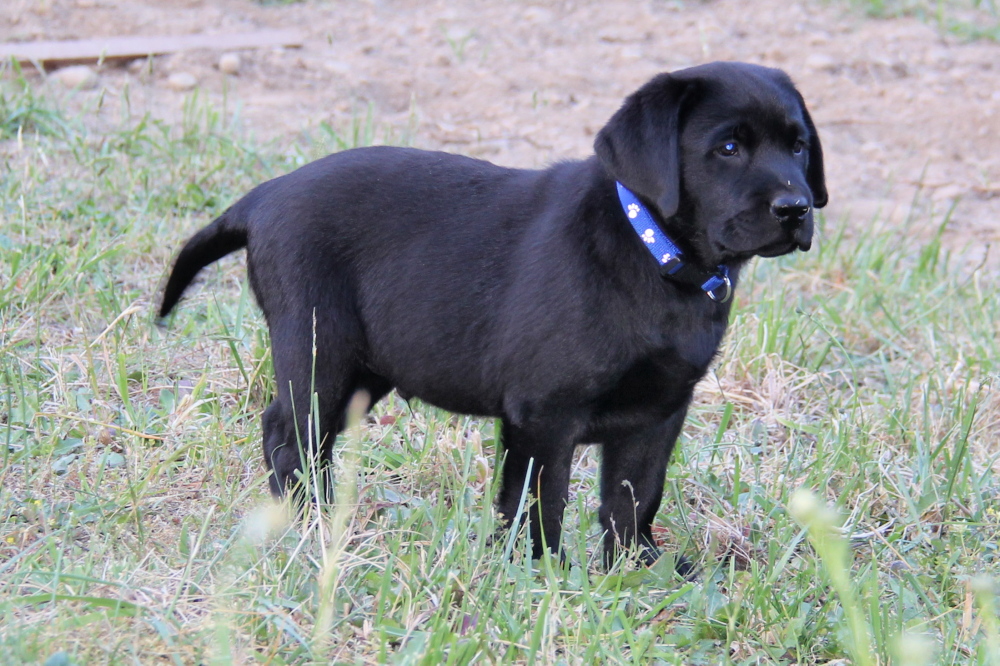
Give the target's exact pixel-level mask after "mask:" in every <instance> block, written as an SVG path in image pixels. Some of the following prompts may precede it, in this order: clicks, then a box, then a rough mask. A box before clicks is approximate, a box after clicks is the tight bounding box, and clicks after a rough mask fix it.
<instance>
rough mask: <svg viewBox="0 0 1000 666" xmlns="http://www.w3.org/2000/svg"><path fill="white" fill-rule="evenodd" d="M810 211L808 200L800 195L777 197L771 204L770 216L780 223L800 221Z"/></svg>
mask: <svg viewBox="0 0 1000 666" xmlns="http://www.w3.org/2000/svg"><path fill="white" fill-rule="evenodd" d="M810 210H812V206H810V205H809V200H808V199H806V198H805V197H804V196H801V195H800V196H783V197H778V198H777V199H775V200H774V201H772V202H771V214H772V215H774V216H775V217H776V218H778V219H779V220H781V221H782V222H784V221H791V222H798V221H801V220H802V219H803V218H804V217H805V216H806V215H808V214H809V211H810Z"/></svg>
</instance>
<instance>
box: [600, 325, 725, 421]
mask: <svg viewBox="0 0 1000 666" xmlns="http://www.w3.org/2000/svg"><path fill="white" fill-rule="evenodd" d="M671 328H673V327H668V328H667V330H665V331H663V335H662V336H660V338H659V339H658V340H655V342H656V343H658V344H656V345H654V346H653V347H652V348H651V349H650V350H648V351H647V352H646V353H644V354H639V355H636V356H635V357H634V358H632V359H629V361H628V362H627V363H625V364H623V366H622V367H621V369H620V371H619V373H618V375H617V377H616V378H615V381H613V382H611V383H610V384H609V388H608V390H607V391H606V392H605V393H604V394H603V395H602V396H601V399H600V400H598V402H597V409H596V411H595V416H596V417H597V419H598V420H601V421H604V420H610V421H616V420H618V419H625V420H633V421H647V420H649V421H656V420H659V419H662V418H665V417H667V416H669V415H670V414H672V413H673V412H675V411H676V410H677V409H680V408H682V407H683V406H685V405H686V404H687V403H688V401H689V400H690V399H691V394H692V393H693V391H694V386H695V384H697V383H698V381H699V380H700V379H701V378H702V377H703V376H704V375H705V372H706V371H707V370H708V367H709V365H710V364H711V362H712V359H713V358H714V357H715V354H716V352H717V351H718V348H719V345H720V343H721V341H722V336H723V333H724V332H725V325H724V323H722V322H719V323H718V324H711V325H707V326H705V327H698V328H693V327H692V328H684V329H682V330H678V329H677V328H673V330H669V329H671Z"/></svg>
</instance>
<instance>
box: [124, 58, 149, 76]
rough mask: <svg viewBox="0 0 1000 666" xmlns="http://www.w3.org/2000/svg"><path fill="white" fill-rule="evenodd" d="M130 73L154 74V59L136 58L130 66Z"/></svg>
mask: <svg viewBox="0 0 1000 666" xmlns="http://www.w3.org/2000/svg"><path fill="white" fill-rule="evenodd" d="M128 71H129V72H131V73H132V74H152V73H153V59H152V58H136V59H135V60H133V61H132V62H130V63H129V64H128Z"/></svg>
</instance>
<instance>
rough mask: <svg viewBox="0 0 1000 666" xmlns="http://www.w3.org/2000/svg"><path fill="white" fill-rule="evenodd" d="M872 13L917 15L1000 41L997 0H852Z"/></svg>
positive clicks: (961, 33) (964, 35)
mask: <svg viewBox="0 0 1000 666" xmlns="http://www.w3.org/2000/svg"><path fill="white" fill-rule="evenodd" d="M850 3H851V4H852V5H853V6H855V7H857V8H859V9H861V10H862V11H864V12H865V13H866V14H868V15H869V16H874V17H878V18H891V17H898V16H915V17H917V18H919V19H920V20H922V21H926V22H928V23H931V24H933V25H935V26H937V28H938V29H939V30H941V31H942V32H946V33H950V34H952V35H955V36H956V37H959V38H961V39H968V40H974V39H989V40H992V41H994V42H997V41H1000V11H998V5H997V2H996V0H850Z"/></svg>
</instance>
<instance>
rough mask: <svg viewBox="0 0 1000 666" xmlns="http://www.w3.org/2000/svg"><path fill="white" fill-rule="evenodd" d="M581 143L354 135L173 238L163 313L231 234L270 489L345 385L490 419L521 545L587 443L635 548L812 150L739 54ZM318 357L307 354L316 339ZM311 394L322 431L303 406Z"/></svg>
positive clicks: (558, 502) (806, 210) (551, 506)
mask: <svg viewBox="0 0 1000 666" xmlns="http://www.w3.org/2000/svg"><path fill="white" fill-rule="evenodd" d="M594 149H595V152H596V155H595V156H592V157H590V158H589V159H586V160H583V161H580V162H565V163H560V164H556V165H555V166H552V167H550V168H548V169H544V170H540V171H529V170H520V169H507V168H503V167H499V166H495V165H493V164H490V163H488V162H484V161H479V160H475V159H470V158H468V157H461V156H458V155H451V154H446V153H439V152H426V151H421V150H413V149H406V148H390V147H373V148H359V149H354V150H347V151H344V152H341V153H337V154H334V155H330V156H328V157H325V158H323V159H320V160H318V161H316V162H313V163H311V164H308V165H306V166H304V167H302V168H300V169H298V170H297V171H294V172H293V173H290V174H287V175H285V176H281V177H280V178H275V179H274V180H271V181H268V182H266V183H264V184H262V185H260V186H258V187H256V188H255V189H253V190H252V191H251V192H250V193H249V194H247V195H246V196H245V197H243V198H242V199H240V200H239V201H238V202H236V203H235V204H234V205H233V206H232V207H230V208H229V209H228V210H227V211H226V212H225V213H223V214H222V215H221V216H220V217H219V218H218V219H216V220H215V221H214V222H212V224H210V225H209V226H208V227H206V228H204V229H202V230H201V231H200V232H198V233H197V234H196V235H195V236H194V237H193V238H191V239H190V240H189V241H188V242H187V244H186V245H185V246H184V248H183V250H181V252H180V255H179V256H178V257H177V261H176V263H175V264H174V268H173V272H172V273H171V275H170V278H169V280H168V282H167V286H166V290H165V294H164V297H163V304H162V307H161V309H160V315H161V316H165V315H167V314H168V313H169V312H170V311H171V309H172V308H173V307H174V305H176V303H177V301H178V300H179V299H180V297H181V294H182V292H183V291H184V289H185V288H186V287H187V286H188V284H189V283H190V282H191V281H192V280H193V279H194V277H195V275H196V274H197V273H198V271H199V270H201V269H202V268H203V267H204V266H206V265H208V264H209V263H211V262H213V261H216V260H217V259H219V258H220V257H222V256H224V255H226V254H229V253H230V252H234V251H236V250H238V249H240V248H243V247H245V248H247V254H248V259H247V261H248V266H249V273H250V282H251V285H252V287H253V291H254V293H255V294H256V296H257V300H258V302H259V304H260V307H261V308H262V309H263V311H264V315H265V317H266V318H267V323H268V326H269V327H270V332H271V342H272V345H273V358H274V368H275V373H276V375H277V396H276V398H275V399H274V401H273V402H272V403H271V405H270V406H269V407H268V408H267V410H266V411H265V412H264V417H263V431H264V460H265V461H266V463H267V465H268V467H269V468H270V469H271V471H272V475H271V478H270V484H271V490H272V491H273V492H274V494H275V495H281V494H282V493H283V492H285V491H286V490H289V489H290V488H291V487H292V486H293V485H294V484H296V483H297V479H298V478H299V477H300V472H301V471H302V470H303V468H304V463H305V462H308V461H310V460H312V461H313V462H320V463H322V462H323V461H327V460H328V459H329V458H330V453H331V447H332V445H333V442H334V439H335V437H336V434H337V433H338V432H339V431H340V430H342V428H343V427H344V424H345V410H346V407H347V404H348V402H349V401H350V399H351V396H352V395H353V394H354V393H355V392H356V391H359V390H364V391H367V392H368V393H369V394H370V395H371V399H372V404H374V402H376V401H378V400H379V399H380V398H382V397H383V396H384V395H385V394H387V393H388V392H389V391H391V390H392V389H394V388H395V389H396V390H397V391H398V392H399V394H400V395H401V396H403V397H404V398H409V397H411V396H416V397H419V398H420V399H422V400H424V401H426V402H428V403H430V404H433V405H437V406H439V407H442V408H444V409H447V410H451V411H454V412H461V413H465V414H476V415H481V416H492V417H497V418H500V419H501V421H502V442H503V448H504V451H505V455H506V459H505V462H504V464H503V472H502V475H503V476H502V484H501V486H500V494H499V499H498V511H499V513H500V514H502V517H503V519H504V520H506V521H508V523H509V522H510V521H511V519H512V518H515V517H516V513H517V509H518V506H519V504H520V498H521V491H522V489H523V487H524V484H526V483H527V484H528V487H529V490H530V492H531V493H532V494H533V495H534V496H535V497H536V498H537V500H538V501H537V504H536V507H537V509H536V508H533V509H532V510H531V512H530V515H531V530H530V532H531V537H532V540H533V541H532V545H533V551H534V555H535V556H536V557H539V556H541V554H542V553H543V552H544V548H545V547H546V546H547V547H548V548H550V549H552V550H555V551H558V548H559V546H558V544H559V540H560V532H561V529H562V516H563V510H564V508H565V506H566V501H567V494H568V485H569V476H570V466H571V463H572V460H573V451H574V449H575V448H576V447H577V446H578V445H581V444H598V445H600V446H601V450H602V468H601V509H600V520H601V525H602V527H603V528H604V530H605V536H604V548H605V558H606V561H607V562H611V561H613V560H614V558H615V557H616V555H617V553H618V552H619V548H620V547H623V546H624V547H633V546H635V547H638V548H639V551H640V552H639V554H640V556H641V558H642V560H643V561H645V562H647V563H650V562H653V561H654V560H655V559H656V558H657V556H658V550H657V547H656V544H655V542H654V539H653V535H652V531H651V526H652V523H653V518H654V516H655V515H656V511H657V509H658V507H659V505H660V499H661V496H662V494H663V487H664V475H665V471H666V468H667V462H668V460H669V459H670V454H671V451H672V449H673V447H674V442H675V441H676V440H677V437H678V434H679V433H680V430H681V425H682V424H683V422H684V417H685V413H686V412H687V409H688V404H689V403H690V401H691V395H692V391H693V390H694V386H695V384H696V383H697V382H698V380H699V379H701V378H702V376H703V375H704V374H705V372H706V370H707V369H708V367H709V364H710V363H711V362H712V359H713V357H714V356H715V354H716V352H717V350H718V348H719V343H720V341H721V340H722V336H723V334H724V333H725V330H726V323H727V320H728V317H729V309H730V300H729V297H730V295H731V291H732V289H733V288H734V287H735V286H736V283H737V282H738V278H739V273H740V269H741V268H742V267H743V266H744V264H745V263H746V262H747V261H748V260H749V259H751V258H752V257H754V256H765V257H773V256H778V255H782V254H786V253H788V252H792V251H794V250H796V249H799V250H808V249H809V247H810V244H811V242H812V234H813V209H814V208H819V207H822V206H823V205H825V204H826V201H827V193H826V186H825V181H824V175H823V156H822V151H821V148H820V141H819V138H818V136H817V134H816V129H815V128H814V127H813V123H812V121H811V119H810V117H809V113H808V112H807V111H806V108H805V105H804V103H803V100H802V97H801V96H800V95H799V93H798V92H797V91H796V89H795V87H794V86H793V85H792V82H791V81H790V80H789V78H788V76H787V75H785V74H784V73H783V72H781V71H779V70H775V69H768V68H765V67H759V66H755V65H748V64H741V63H713V64H708V65H703V66H699V67H693V68H691V69H686V70H683V71H678V72H674V73H672V74H661V75H659V76H657V77H655V78H654V79H652V80H651V81H650V82H648V83H647V84H646V85H644V86H643V87H642V88H640V89H639V90H638V91H637V92H635V93H634V94H633V95H631V96H630V97H629V98H628V99H626V100H625V103H624V104H623V105H622V107H621V109H619V110H618V112H617V113H615V115H614V116H613V117H612V118H611V120H610V121H609V122H608V124H607V125H606V126H605V127H604V128H603V129H602V130H601V131H600V133H599V134H598V135H597V139H596V141H595V144H594ZM314 354H315V357H314ZM312 392H315V396H316V398H317V400H318V410H319V414H318V418H319V423H320V426H321V432H322V433H323V434H322V443H321V445H320V446H318V447H317V449H318V450H317V451H305V452H303V451H301V450H300V448H301V447H300V445H299V444H298V443H299V442H306V441H309V438H308V436H307V434H306V427H305V422H306V415H307V414H308V413H309V411H310V408H311V405H312V403H311V397H312Z"/></svg>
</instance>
